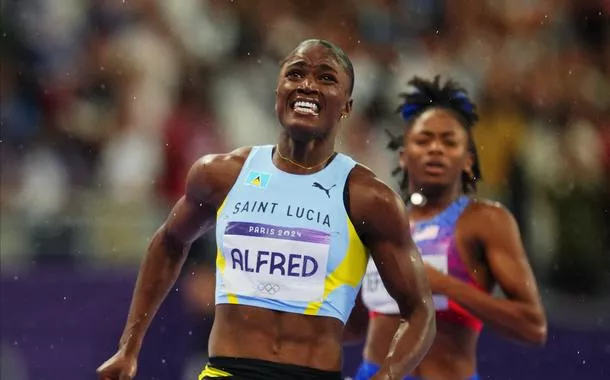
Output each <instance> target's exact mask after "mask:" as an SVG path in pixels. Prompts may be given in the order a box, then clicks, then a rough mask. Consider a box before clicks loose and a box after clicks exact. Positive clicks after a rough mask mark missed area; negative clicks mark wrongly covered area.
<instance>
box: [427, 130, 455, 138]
mask: <svg viewBox="0 0 610 380" xmlns="http://www.w3.org/2000/svg"><path fill="white" fill-rule="evenodd" d="M417 134H419V135H425V136H434V135H436V133H434V132H431V131H425V130H424V131H420V132H418V133H417ZM455 135H456V133H455V131H447V132H442V133H440V136H441V137H453V136H455Z"/></svg>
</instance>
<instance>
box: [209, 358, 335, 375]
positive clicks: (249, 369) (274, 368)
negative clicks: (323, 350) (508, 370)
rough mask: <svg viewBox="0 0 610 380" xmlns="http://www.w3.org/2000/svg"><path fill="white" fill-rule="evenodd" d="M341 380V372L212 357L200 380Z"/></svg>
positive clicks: (243, 359) (262, 361)
mask: <svg viewBox="0 0 610 380" xmlns="http://www.w3.org/2000/svg"><path fill="white" fill-rule="evenodd" d="M204 379H205V380H208V379H219V380H223V379H232V380H341V372H339V371H336V372H334V371H322V370H320V369H315V368H309V367H301V366H298V365H292V364H281V363H274V362H269V361H266V360H257V359H246V358H227V357H221V356H216V357H211V358H210V359H209V361H208V364H207V365H206V366H205V368H204V369H203V371H202V372H201V373H200V374H199V380H204Z"/></svg>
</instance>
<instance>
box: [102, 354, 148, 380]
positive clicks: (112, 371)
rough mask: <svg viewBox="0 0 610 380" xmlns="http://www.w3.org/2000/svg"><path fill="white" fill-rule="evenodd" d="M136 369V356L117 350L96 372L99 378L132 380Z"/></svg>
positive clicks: (104, 379) (105, 379)
mask: <svg viewBox="0 0 610 380" xmlns="http://www.w3.org/2000/svg"><path fill="white" fill-rule="evenodd" d="M137 369H138V359H137V357H135V356H132V355H127V354H125V353H123V352H122V351H119V352H117V353H116V354H114V356H112V357H111V358H110V359H108V360H106V362H104V364H102V365H101V366H99V367H98V369H97V371H96V372H97V378H98V379H99V380H132V379H133V378H134V377H135V376H136V371H137Z"/></svg>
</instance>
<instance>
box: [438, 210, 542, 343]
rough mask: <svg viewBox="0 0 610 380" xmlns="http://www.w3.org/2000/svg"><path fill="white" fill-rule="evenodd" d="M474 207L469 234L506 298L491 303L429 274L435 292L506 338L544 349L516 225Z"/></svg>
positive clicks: (501, 213) (502, 214) (501, 214)
mask: <svg viewBox="0 0 610 380" xmlns="http://www.w3.org/2000/svg"><path fill="white" fill-rule="evenodd" d="M475 207H478V208H479V209H478V210H476V212H475V213H473V214H471V215H472V217H473V220H472V223H470V227H468V228H469V229H471V230H472V234H473V235H474V237H475V239H476V240H477V242H478V244H480V245H481V246H482V247H483V249H484V251H485V256H486V259H487V263H488V265H489V268H490V270H491V275H492V277H493V278H494V280H495V281H496V283H497V284H498V285H499V286H500V288H501V289H502V291H503V292H504V293H505V294H506V296H507V298H506V299H503V298H496V297H493V296H492V295H490V294H488V293H485V292H483V291H481V290H479V289H477V288H475V287H473V286H470V285H468V284H466V283H464V282H462V281H460V280H457V279H455V278H453V277H449V276H445V275H442V274H440V273H439V272H437V271H435V270H433V269H431V268H428V274H429V277H430V282H431V284H432V288H433V292H436V291H438V292H439V293H442V294H445V295H447V296H448V297H449V298H450V299H452V300H454V301H455V302H457V303H458V304H460V305H462V306H463V307H465V308H466V309H467V310H468V311H470V312H471V313H472V314H474V315H475V316H477V317H478V318H480V319H481V320H483V322H485V323H486V324H487V325H489V326H490V327H492V328H493V329H494V330H495V331H497V332H498V333H500V334H502V335H504V336H506V337H507V338H510V339H516V340H518V341H521V342H525V343H530V344H535V345H543V344H544V343H545V342H546V336H547V323H546V317H545V314H544V309H543V307H542V303H541V301H540V294H539V292H538V287H537V285H536V279H535V278H534V274H533V273H532V269H531V267H530V265H529V262H528V260H527V257H526V254H525V250H524V248H523V243H522V242H521V236H520V233H519V228H518V226H517V223H516V221H515V219H514V217H513V215H512V214H511V213H510V212H509V211H508V210H507V209H505V208H503V207H501V206H497V205H491V204H478V205H476V206H475ZM475 218H476V219H475ZM434 288H437V289H434Z"/></svg>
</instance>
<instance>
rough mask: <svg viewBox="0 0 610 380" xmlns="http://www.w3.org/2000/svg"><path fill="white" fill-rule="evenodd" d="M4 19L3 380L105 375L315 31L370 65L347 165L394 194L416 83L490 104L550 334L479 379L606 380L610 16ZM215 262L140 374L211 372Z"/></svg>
mask: <svg viewBox="0 0 610 380" xmlns="http://www.w3.org/2000/svg"><path fill="white" fill-rule="evenodd" d="M0 24H1V25H0V28H1V29H2V31H1V33H2V34H1V41H2V44H1V54H0V60H1V102H0V110H1V119H0V120H1V124H0V126H1V132H0V159H1V161H0V165H1V166H0V170H1V171H0V175H1V187H0V190H1V196H0V243H1V244H0V248H1V256H0V258H1V264H2V266H1V283H0V285H1V292H0V294H1V297H2V298H1V305H0V306H1V313H0V316H1V323H0V328H1V329H0V333H1V346H0V347H1V351H0V359H1V363H0V368H1V371H2V372H1V374H0V376H1V377H2V379H11V380H45V379H47V380H55V379H62V380H64V379H92V378H94V371H95V368H96V367H97V366H98V365H99V364H100V363H101V362H102V361H104V360H105V359H106V358H107V357H108V356H110V355H111V354H112V353H113V352H114V350H115V349H116V344H117V342H118V338H119V335H120V332H121V330H122V327H123V323H124V321H125V316H126V313H127V307H128V304H129V299H130V296H131V290H132V287H133V284H134V281H135V274H136V271H137V268H138V264H139V262H140V260H141V258H142V255H143V254H144V252H145V249H146V247H147V244H148V241H149V238H150V236H151V234H152V233H153V232H154V230H155V229H156V228H157V226H158V225H159V224H160V223H161V222H162V220H163V218H164V217H165V215H166V213H167V212H168V210H169V207H171V205H172V204H173V202H174V201H175V200H176V199H177V197H179V196H180V194H181V191H182V187H183V181H184V177H185V174H186V171H187V170H188V168H189V166H190V165H191V163H192V162H193V161H194V160H195V159H196V158H198V157H199V156H201V155H203V154H206V153H212V152H224V151H227V150H230V149H233V148H235V147H238V146H241V145H250V144H268V143H275V142H276V137H277V133H278V130H279V126H278V123H277V121H276V119H275V115H274V114H273V105H274V88H275V81H276V76H277V74H278V62H279V60H280V59H281V58H283V56H284V55H285V54H287V53H288V52H289V51H290V50H291V49H292V48H293V47H294V46H295V45H296V44H297V43H298V42H299V41H300V40H302V39H305V38H312V37H313V38H325V39H328V40H331V41H333V42H335V43H337V44H338V45H340V46H341V47H343V48H344V49H345V50H346V52H347V53H348V54H349V55H350V57H351V58H352V60H353V62H354V66H355V71H356V87H355V92H354V99H355V107H354V112H353V114H352V116H351V117H350V118H349V119H348V121H347V122H346V123H345V125H344V127H343V129H342V131H341V136H340V138H339V140H338V145H337V150H339V151H342V152H345V153H348V154H351V155H352V156H353V157H355V158H356V159H357V160H359V161H361V162H363V163H365V164H366V165H367V166H369V167H371V168H372V169H373V170H374V171H375V172H376V173H378V175H379V176H380V177H381V178H382V179H384V180H386V181H387V182H388V183H390V184H392V185H393V186H394V185H396V181H395V180H394V179H393V178H392V177H391V175H390V172H391V170H392V168H394V167H395V165H396V161H397V157H396V156H395V154H394V153H391V152H390V151H388V150H387V149H386V148H385V144H386V143H387V137H386V135H385V133H384V129H390V130H395V131H398V130H399V129H400V128H401V125H402V123H401V121H400V119H399V118H398V116H397V115H395V114H394V113H393V111H394V109H395V108H396V106H397V104H398V97H397V94H398V93H399V92H401V91H403V90H405V88H406V87H405V82H406V80H407V79H409V78H410V77H412V76H413V75H421V76H427V77H430V76H433V75H434V74H437V73H438V74H441V75H443V76H452V77H454V78H455V79H457V80H459V81H460V82H462V84H463V85H464V86H465V87H466V88H467V89H468V90H469V92H470V94H471V95H472V96H473V98H474V99H475V100H476V102H477V103H478V104H479V108H480V115H481V122H480V123H479V125H478V127H477V128H476V134H475V138H476V140H477V145H478V148H479V153H480V159H481V162H482V168H483V175H484V183H483V186H482V188H481V191H480V193H481V194H482V195H484V196H487V197H490V198H492V199H495V200H498V201H501V202H503V203H504V204H506V205H507V206H508V207H509V208H510V209H511V210H512V211H513V212H514V213H515V215H516V216H517V219H518V222H519V224H520V227H521V230H522V233H523V235H524V239H525V242H526V245H527V248H528V254H529V258H530V260H531V262H532V265H533V266H534V269H535V272H536V275H537V278H538V281H539V283H540V288H541V292H542V296H543V299H544V304H545V307H546V310H547V313H548V318H549V321H550V325H551V327H550V332H549V340H548V344H547V346H546V347H545V348H543V349H530V348H526V347H521V346H518V345H514V344H512V343H509V342H505V341H502V340H500V339H499V338H498V337H497V336H496V335H494V334H493V332H489V331H485V332H484V334H483V337H482V343H481V345H480V365H481V374H482V375H483V378H484V379H543V378H544V379H546V378H556V379H605V378H610V364H608V363H610V320H609V318H610V275H609V271H610V215H609V213H610V27H609V25H610V1H608V0H572V1H570V0H512V1H509V0H480V1H475V0H470V1H469V0H453V1H449V0H352V1H349V0H332V1H330V0H299V1H295V0H292V1H287V0H260V1H257V0H230V1H229V0H2V2H1V19H0ZM213 255H214V241H213V240H212V238H210V237H204V238H202V239H201V240H200V241H198V242H197V244H196V245H195V246H194V247H193V249H192V251H191V255H190V258H189V262H188V264H187V266H186V267H185V270H184V274H183V276H182V278H181V279H180V281H179V282H178V283H177V285H176V287H175V291H173V292H172V293H171V295H170V296H169V298H168V300H167V302H166V303H165V304H164V306H163V307H162V310H161V311H160V314H159V317H158V318H157V320H156V321H155V322H154V324H153V326H152V327H151V331H150V333H149V335H148V337H147V340H146V345H145V349H144V351H143V353H142V357H141V362H140V375H139V377H138V378H140V379H180V380H181V379H195V378H196V374H197V373H198V371H199V370H200V369H201V367H202V366H203V364H204V363H205V357H206V347H207V334H208V331H209V326H210V324H211V321H212V319H213V263H214V258H213ZM360 349H361V347H360V346H359V345H353V346H350V347H346V362H345V373H346V375H349V374H350V373H351V371H352V370H353V368H354V366H355V365H357V363H358V360H359V354H360Z"/></svg>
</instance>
